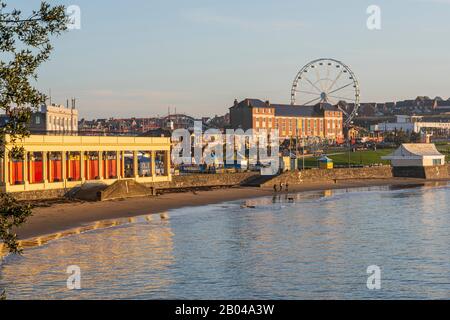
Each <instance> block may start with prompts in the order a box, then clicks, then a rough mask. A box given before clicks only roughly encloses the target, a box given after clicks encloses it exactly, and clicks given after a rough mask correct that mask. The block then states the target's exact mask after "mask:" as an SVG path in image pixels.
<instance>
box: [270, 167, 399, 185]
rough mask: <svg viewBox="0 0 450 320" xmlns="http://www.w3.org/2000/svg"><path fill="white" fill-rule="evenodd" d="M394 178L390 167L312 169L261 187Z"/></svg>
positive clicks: (287, 173)
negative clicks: (281, 184) (280, 184)
mask: <svg viewBox="0 0 450 320" xmlns="http://www.w3.org/2000/svg"><path fill="white" fill-rule="evenodd" d="M392 177H393V175H392V168H391V167H390V166H381V167H367V168H343V169H330V170H327V169H311V170H297V171H289V172H285V173H283V174H281V175H279V176H278V177H276V178H274V179H272V180H270V181H268V182H266V183H264V184H262V185H261V186H262V187H271V186H273V185H274V184H279V183H289V184H291V185H295V184H302V183H308V182H329V181H334V180H348V179H387V178H392Z"/></svg>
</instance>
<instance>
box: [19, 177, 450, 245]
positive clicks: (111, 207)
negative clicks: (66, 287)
mask: <svg viewBox="0 0 450 320" xmlns="http://www.w3.org/2000/svg"><path fill="white" fill-rule="evenodd" d="M424 183H437V182H436V181H435V182H433V181H429V180H423V179H399V178H397V179H370V180H346V181H338V182H337V183H334V182H327V183H323V182H322V183H305V184H302V185H295V186H294V185H292V186H289V193H293V192H305V191H314V190H316V191H320V190H328V189H345V188H355V187H369V186H382V185H398V186H414V185H420V184H424ZM441 183H442V181H441ZM444 183H445V182H444ZM274 193H275V192H274V191H273V189H272V188H257V187H233V188H226V189H213V190H210V191H195V193H194V192H183V193H167V194H163V195H160V196H157V197H148V198H131V199H123V200H112V201H105V202H72V203H55V204H52V205H51V206H49V207H37V208H35V209H34V210H33V216H32V217H30V218H29V219H28V221H27V222H26V223H25V224H24V225H22V226H21V227H20V228H19V229H18V230H15V231H16V232H17V234H18V237H19V239H30V238H33V237H38V236H43V235H50V234H55V233H58V232H61V231H65V230H69V229H73V228H78V227H83V226H86V225H89V224H93V223H95V222H98V221H102V220H110V219H119V218H129V217H136V216H142V215H150V214H155V213H161V212H165V211H168V210H171V209H177V208H182V207H189V206H202V205H208V204H213V203H220V202H226V201H233V200H240V199H249V198H256V197H263V196H271V195H273V194H274ZM283 193H286V191H283Z"/></svg>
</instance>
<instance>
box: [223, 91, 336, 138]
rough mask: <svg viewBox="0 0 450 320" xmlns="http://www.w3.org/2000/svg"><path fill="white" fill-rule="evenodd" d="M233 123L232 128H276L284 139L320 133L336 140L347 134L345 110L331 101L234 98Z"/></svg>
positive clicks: (317, 135) (319, 135)
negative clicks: (295, 102) (305, 102)
mask: <svg viewBox="0 0 450 320" xmlns="http://www.w3.org/2000/svg"><path fill="white" fill-rule="evenodd" d="M230 124H231V127H232V128H233V129H238V128H241V129H243V130H248V129H253V130H255V131H258V130H261V129H265V130H271V129H277V130H278V133H279V137H280V139H282V140H284V139H288V138H291V137H294V138H295V137H299V138H308V137H319V138H324V139H328V140H332V141H335V140H339V139H342V138H343V136H344V135H343V113H342V111H341V110H339V108H337V107H336V106H332V105H331V104H328V103H319V104H317V105H315V106H296V105H290V104H271V103H270V102H269V101H266V102H263V101H261V100H258V99H245V100H243V101H241V102H238V101H237V100H235V102H234V105H233V106H232V107H231V108H230Z"/></svg>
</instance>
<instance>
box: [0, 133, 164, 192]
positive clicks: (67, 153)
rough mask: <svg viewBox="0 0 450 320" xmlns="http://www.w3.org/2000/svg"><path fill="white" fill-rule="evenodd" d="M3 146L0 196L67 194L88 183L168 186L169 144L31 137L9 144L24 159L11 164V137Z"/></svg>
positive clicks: (154, 140) (152, 140)
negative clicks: (45, 192) (57, 191)
mask: <svg viewBox="0 0 450 320" xmlns="http://www.w3.org/2000/svg"><path fill="white" fill-rule="evenodd" d="M5 141H6V142H5V144H4V145H2V146H1V148H2V149H3V151H4V157H3V158H2V159H1V160H0V161H1V165H0V182H1V190H2V191H3V192H24V191H37V190H50V189H70V188H73V187H76V186H79V185H81V184H83V183H85V182H89V181H97V182H102V183H105V184H108V185H109V184H112V183H114V182H115V181H117V180H120V179H133V180H135V181H137V182H140V183H152V182H164V181H170V180H171V171H170V168H171V165H170V138H164V137H117V136H114V137H113V136H65V135H56V136H54V135H31V136H29V137H26V138H23V139H18V140H16V141H15V143H14V145H15V146H17V147H23V149H24V157H23V159H13V158H12V157H11V152H10V150H11V149H12V147H13V144H12V143H11V139H10V137H9V136H7V137H6V139H5ZM144 168H145V170H144Z"/></svg>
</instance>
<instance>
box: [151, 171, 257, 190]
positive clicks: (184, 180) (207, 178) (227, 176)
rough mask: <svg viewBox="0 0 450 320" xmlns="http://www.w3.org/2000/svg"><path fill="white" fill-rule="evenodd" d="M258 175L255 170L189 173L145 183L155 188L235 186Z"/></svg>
mask: <svg viewBox="0 0 450 320" xmlns="http://www.w3.org/2000/svg"><path fill="white" fill-rule="evenodd" d="M256 176H259V173H256V172H240V173H220V174H191V175H181V176H172V181H170V182H157V183H152V184H147V186H148V187H155V188H157V189H167V188H188V187H217V186H236V185H240V184H241V183H243V182H244V181H246V180H249V179H251V178H254V177H256Z"/></svg>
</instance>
